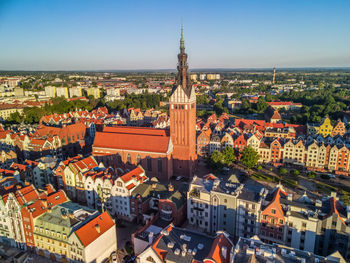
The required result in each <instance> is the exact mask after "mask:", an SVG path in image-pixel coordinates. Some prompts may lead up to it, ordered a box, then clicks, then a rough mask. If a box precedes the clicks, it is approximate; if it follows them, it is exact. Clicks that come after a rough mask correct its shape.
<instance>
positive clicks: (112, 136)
mask: <svg viewBox="0 0 350 263" xmlns="http://www.w3.org/2000/svg"><path fill="white" fill-rule="evenodd" d="M177 70H178V73H177V76H176V82H175V86H174V88H173V90H172V93H171V95H170V100H169V110H170V131H169V130H162V129H153V128H143V127H125V126H117V127H105V129H104V131H103V132H96V137H95V141H94V144H93V149H92V154H93V155H94V156H95V158H96V159H97V160H98V161H102V162H103V163H104V164H105V165H106V166H112V167H113V166H119V165H126V167H130V168H131V167H133V166H136V165H141V166H142V167H143V168H144V169H145V170H146V172H147V175H148V176H151V177H153V176H155V177H157V178H159V179H161V180H168V179H169V178H170V177H171V176H173V175H176V176H178V175H181V176H185V177H192V176H193V173H194V169H195V164H196V160H197V154H196V94H195V91H194V89H193V88H192V83H191V81H190V78H189V75H188V73H187V70H188V64H187V54H186V53H185V41H184V38H183V30H182V29H181V39H180V53H179V54H178V65H177Z"/></svg>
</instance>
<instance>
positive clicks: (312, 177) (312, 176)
mask: <svg viewBox="0 0 350 263" xmlns="http://www.w3.org/2000/svg"><path fill="white" fill-rule="evenodd" d="M307 177H309V178H310V179H314V178H315V177H316V174H315V173H314V172H309V173H308V174H307Z"/></svg>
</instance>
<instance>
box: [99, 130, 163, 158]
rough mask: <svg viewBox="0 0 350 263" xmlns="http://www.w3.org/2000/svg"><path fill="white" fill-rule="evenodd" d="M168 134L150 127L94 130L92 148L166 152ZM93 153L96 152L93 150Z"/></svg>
mask: <svg viewBox="0 0 350 263" xmlns="http://www.w3.org/2000/svg"><path fill="white" fill-rule="evenodd" d="M169 143H170V136H169V135H168V134H167V132H166V130H160V129H152V128H132V127H125V128H124V127H123V128H109V127H108V128H106V129H105V131H104V132H96V137H95V141H94V144H93V148H109V149H123V150H134V151H143V152H157V153H166V152H167V151H168V148H169ZM94 154H98V153H96V152H95V149H94Z"/></svg>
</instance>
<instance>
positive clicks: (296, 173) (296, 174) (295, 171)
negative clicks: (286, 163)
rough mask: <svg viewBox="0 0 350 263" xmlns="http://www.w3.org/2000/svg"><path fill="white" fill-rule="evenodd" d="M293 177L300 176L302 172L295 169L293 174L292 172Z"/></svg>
mask: <svg viewBox="0 0 350 263" xmlns="http://www.w3.org/2000/svg"><path fill="white" fill-rule="evenodd" d="M290 174H291V175H293V176H299V175H300V172H299V171H298V170H296V169H293V170H292V171H291V172H290Z"/></svg>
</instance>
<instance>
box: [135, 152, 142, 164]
mask: <svg viewBox="0 0 350 263" xmlns="http://www.w3.org/2000/svg"><path fill="white" fill-rule="evenodd" d="M136 162H137V164H141V156H140V155H139V154H138V155H137V159H136Z"/></svg>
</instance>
